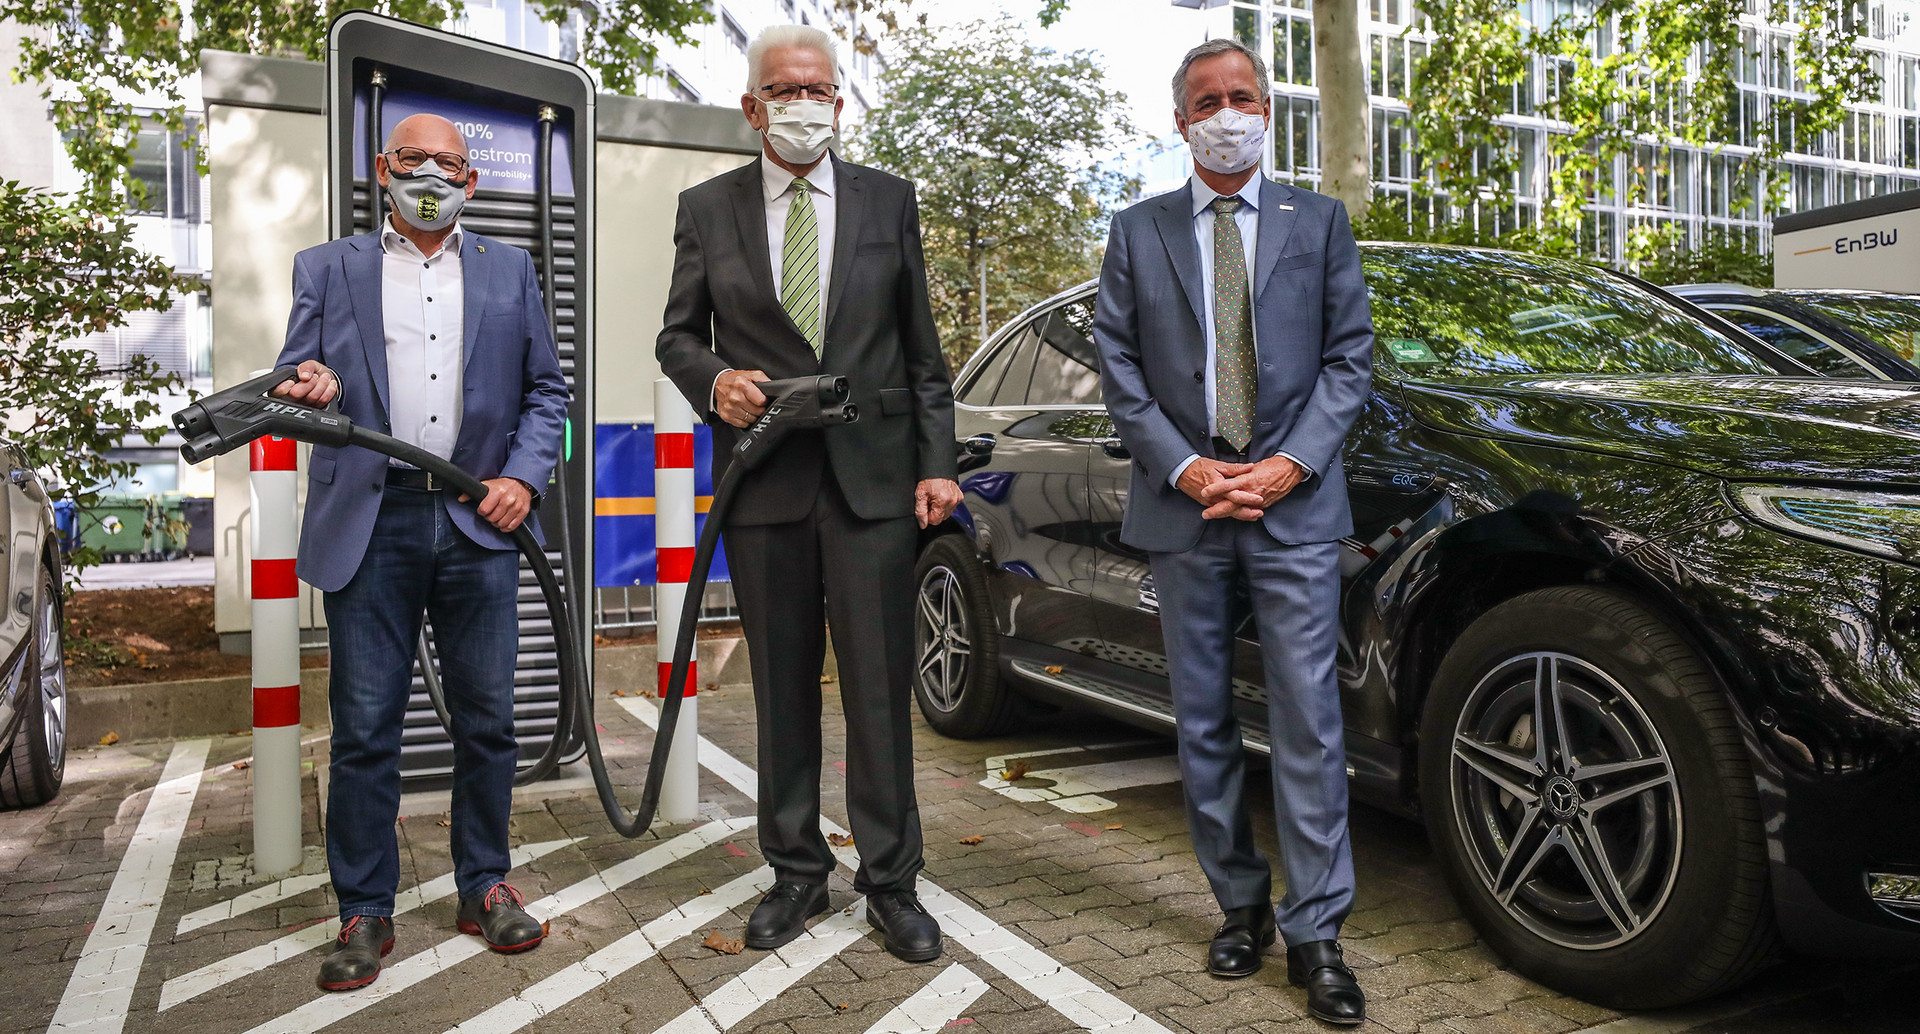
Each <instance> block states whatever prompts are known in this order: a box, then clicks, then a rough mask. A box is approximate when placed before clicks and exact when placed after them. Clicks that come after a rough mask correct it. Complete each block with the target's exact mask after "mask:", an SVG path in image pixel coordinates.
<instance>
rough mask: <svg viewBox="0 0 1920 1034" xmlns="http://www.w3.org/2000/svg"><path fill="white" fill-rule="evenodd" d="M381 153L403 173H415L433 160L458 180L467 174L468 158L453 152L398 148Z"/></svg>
mask: <svg viewBox="0 0 1920 1034" xmlns="http://www.w3.org/2000/svg"><path fill="white" fill-rule="evenodd" d="M381 153H382V154H385V155H386V156H387V161H388V162H389V163H391V164H392V165H393V167H394V168H396V169H399V170H400V171H401V172H413V171H415V170H417V169H419V168H420V166H422V165H425V164H426V163H427V162H428V161H429V160H431V161H432V162H433V163H434V164H435V165H438V166H440V168H441V169H442V170H443V171H445V172H446V174H447V175H449V176H453V177H456V178H458V177H460V176H464V175H466V174H467V159H466V157H465V156H464V155H460V154H455V153H454V152H452V151H427V150H423V149H421V148H418V147H396V148H394V149H393V150H391V151H383V152H381Z"/></svg>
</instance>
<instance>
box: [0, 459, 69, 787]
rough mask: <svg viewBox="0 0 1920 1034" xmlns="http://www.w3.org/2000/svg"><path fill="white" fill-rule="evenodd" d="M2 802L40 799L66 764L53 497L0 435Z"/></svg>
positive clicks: (64, 688)
mask: <svg viewBox="0 0 1920 1034" xmlns="http://www.w3.org/2000/svg"><path fill="white" fill-rule="evenodd" d="M0 478H3V479H4V480H0V575H4V581H5V589H6V595H5V596H4V597H0V747H3V748H4V749H3V750H0V807H4V808H22V807H31V806H33V805H36V804H45V803H46V802H47V801H50V800H52V799H53V796H54V794H56V793H59V792H60V781H61V778H62V777H63V776H64V775H65V772H66V766H67V665H66V652H65V651H64V650H63V649H62V646H61V638H60V635H61V630H62V620H63V619H62V617H61V584H60V571H61V568H60V542H59V534H58V533H57V532H56V531H55V530H54V522H53V503H52V501H51V500H49V499H48V498H47V493H46V490H45V489H44V488H43V487H42V485H41V484H40V479H39V478H38V477H37V476H36V475H35V474H34V471H33V467H32V466H30V465H29V464H28V462H27V457H26V454H25V453H23V452H22V451H21V450H20V449H19V448H18V447H17V446H14V445H12V444H10V443H8V442H7V441H5V440H4V439H0Z"/></svg>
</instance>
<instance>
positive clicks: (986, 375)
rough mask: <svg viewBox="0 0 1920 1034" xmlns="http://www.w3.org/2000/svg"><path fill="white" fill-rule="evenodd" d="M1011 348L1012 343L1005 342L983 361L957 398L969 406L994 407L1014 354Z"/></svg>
mask: <svg viewBox="0 0 1920 1034" xmlns="http://www.w3.org/2000/svg"><path fill="white" fill-rule="evenodd" d="M1011 348H1012V343H1011V342H1003V343H1002V344H1001V345H1000V347H998V348H996V349H994V350H993V352H992V353H991V354H990V355H987V356H986V357H985V358H983V359H981V360H980V363H979V365H978V367H977V368H976V369H975V370H974V372H973V373H972V375H971V376H969V377H968V378H967V380H966V381H965V383H964V385H963V386H962V387H961V388H960V390H959V393H958V394H957V395H955V398H957V399H958V400H959V401H961V402H964V403H966V404H967V405H969V406H991V405H993V393H994V392H995V391H998V390H999V388H1000V381H1001V380H1002V379H1003V378H1004V377H1006V374H1007V360H1008V358H1009V357H1010V356H1012V354H1013V353H1012V351H1011Z"/></svg>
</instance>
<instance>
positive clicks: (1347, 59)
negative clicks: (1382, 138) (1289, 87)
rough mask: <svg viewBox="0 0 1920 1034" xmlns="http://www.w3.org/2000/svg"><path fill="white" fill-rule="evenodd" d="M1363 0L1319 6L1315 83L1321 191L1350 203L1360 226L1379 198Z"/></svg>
mask: <svg viewBox="0 0 1920 1034" xmlns="http://www.w3.org/2000/svg"><path fill="white" fill-rule="evenodd" d="M1362 6H1363V2H1362V0H1321V2H1318V3H1315V4H1314V5H1313V65H1314V69H1313V73H1314V74H1313V79H1314V83H1315V84H1316V85H1318V86H1319V87H1320V191H1321V193H1323V194H1328V195H1331V196H1333V197H1336V198H1339V199H1340V200H1341V201H1344V202H1346V205H1347V213H1348V214H1349V215H1350V216H1352V218H1353V221H1354V222H1359V221H1360V220H1362V219H1364V218H1366V215H1367V205H1368V203H1369V202H1370V201H1371V200H1372V198H1373V149H1372V146H1371V144H1370V142H1369V138H1370V137H1371V135H1372V133H1371V131H1372V129H1373V110H1372V104H1371V103H1370V102H1369V100H1368V98H1367V58H1366V51H1365V49H1364V48H1363V47H1362V46H1361V39H1362V36H1363V34H1362V33H1361V31H1360V10H1361V8H1362Z"/></svg>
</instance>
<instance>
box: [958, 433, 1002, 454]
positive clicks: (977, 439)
mask: <svg viewBox="0 0 1920 1034" xmlns="http://www.w3.org/2000/svg"><path fill="white" fill-rule="evenodd" d="M993 446H994V438H993V436H992V435H990V434H976V435H974V436H973V437H971V438H969V439H967V440H966V441H964V442H961V443H960V451H961V452H964V453H966V454H967V455H969V456H991V455H992V454H993Z"/></svg>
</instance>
